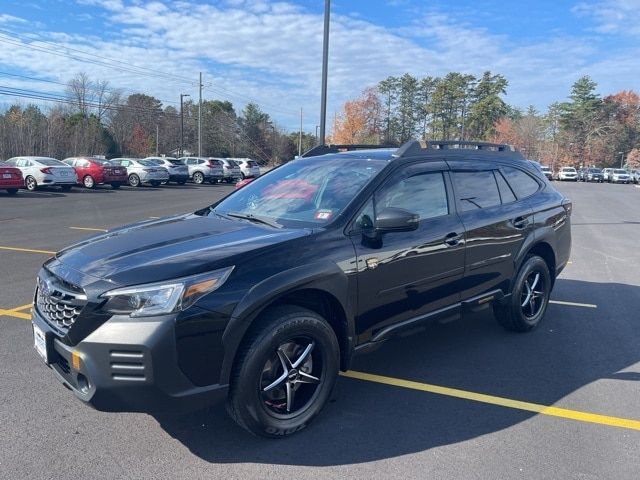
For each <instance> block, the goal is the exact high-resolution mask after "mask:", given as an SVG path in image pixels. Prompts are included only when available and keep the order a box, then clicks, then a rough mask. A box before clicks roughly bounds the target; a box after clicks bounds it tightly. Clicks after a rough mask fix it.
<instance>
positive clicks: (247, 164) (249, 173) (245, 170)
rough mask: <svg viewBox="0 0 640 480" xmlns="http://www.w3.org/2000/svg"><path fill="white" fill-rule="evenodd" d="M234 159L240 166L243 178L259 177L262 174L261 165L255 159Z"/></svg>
mask: <svg viewBox="0 0 640 480" xmlns="http://www.w3.org/2000/svg"><path fill="white" fill-rule="evenodd" d="M232 160H233V161H234V162H236V163H237V164H238V166H239V167H240V174H241V175H242V178H258V177H259V176H260V167H259V166H258V162H256V161H255V160H251V159H250V158H233V159H232Z"/></svg>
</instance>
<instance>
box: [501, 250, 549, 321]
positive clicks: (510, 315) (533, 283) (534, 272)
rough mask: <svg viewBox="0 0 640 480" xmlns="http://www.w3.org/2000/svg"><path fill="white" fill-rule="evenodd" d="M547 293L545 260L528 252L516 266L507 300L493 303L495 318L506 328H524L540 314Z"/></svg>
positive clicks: (545, 308) (547, 299)
mask: <svg viewBox="0 0 640 480" xmlns="http://www.w3.org/2000/svg"><path fill="white" fill-rule="evenodd" d="M550 294H551V275H550V274H549V267H548V266H547V263H546V262H545V261H544V259H543V258H541V257H539V256H537V255H530V256H528V257H527V258H526V259H525V261H524V263H523V264H522V266H521V267H520V271H519V272H518V276H517V277H516V281H515V282H514V286H513V290H512V292H511V298H510V299H509V301H508V303H507V304H506V305H495V306H494V313H495V316H496V319H497V320H498V322H499V323H500V325H502V326H503V327H504V328H506V329H507V330H512V331H514V332H528V331H529V330H531V329H533V328H535V327H536V326H537V325H538V324H539V323H540V320H542V317H544V314H545V312H546V311H547V306H548V305H549V295H550Z"/></svg>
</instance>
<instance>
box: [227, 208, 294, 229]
mask: <svg viewBox="0 0 640 480" xmlns="http://www.w3.org/2000/svg"><path fill="white" fill-rule="evenodd" d="M215 213H218V214H219V212H215ZM222 215H224V216H227V217H234V218H241V219H243V220H249V221H250V222H254V223H262V224H264V225H269V226H270V227H275V228H282V225H281V224H279V223H278V222H276V221H275V220H271V219H270V218H268V217H263V216H261V215H254V214H252V213H241V212H224V213H222Z"/></svg>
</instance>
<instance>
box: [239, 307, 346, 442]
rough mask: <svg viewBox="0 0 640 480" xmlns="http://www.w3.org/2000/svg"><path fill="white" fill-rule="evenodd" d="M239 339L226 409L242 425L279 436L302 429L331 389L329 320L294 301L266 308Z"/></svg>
mask: <svg viewBox="0 0 640 480" xmlns="http://www.w3.org/2000/svg"><path fill="white" fill-rule="evenodd" d="M258 322H259V323H258V325H257V326H256V328H254V329H253V331H252V332H251V333H249V335H248V337H247V338H246V339H245V340H244V341H243V343H242V345H241V347H240V350H239V351H238V356H237V358H236V361H235V364H234V367H233V371H232V376H231V382H230V389H229V399H228V403H227V409H228V411H229V414H230V415H231V416H232V417H233V419H234V420H235V421H236V422H237V423H238V424H239V425H240V426H241V427H243V428H245V429H246V430H248V431H250V432H251V433H254V434H256V435H261V436H265V437H283V436H287V435H291V434H292V433H295V432H297V431H299V430H302V429H303V428H305V427H306V426H307V425H308V424H309V422H311V420H313V418H315V417H316V415H318V413H320V411H321V410H322V407H323V406H324V405H325V403H326V402H327V400H328V399H329V395H330V394H331V390H332V389H333V385H334V383H335V380H336V377H337V374H338V368H339V347H338V341H337V339H336V335H335V333H334V331H333V329H332V328H331V327H330V326H329V324H328V323H327V322H326V321H325V320H324V319H323V318H322V317H321V316H320V315H318V314H317V313H315V312H312V311H310V310H307V309H305V308H301V307H296V306H288V305H284V306H280V307H277V308H274V309H272V310H270V311H268V312H267V313H266V314H265V315H264V316H263V317H262V318H261V319H259V320H258Z"/></svg>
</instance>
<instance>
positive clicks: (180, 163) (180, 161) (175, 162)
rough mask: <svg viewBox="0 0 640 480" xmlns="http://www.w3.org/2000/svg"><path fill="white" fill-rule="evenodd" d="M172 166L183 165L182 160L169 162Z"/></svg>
mask: <svg viewBox="0 0 640 480" xmlns="http://www.w3.org/2000/svg"><path fill="white" fill-rule="evenodd" d="M169 161H170V162H171V163H172V164H174V165H184V161H183V160H169Z"/></svg>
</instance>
